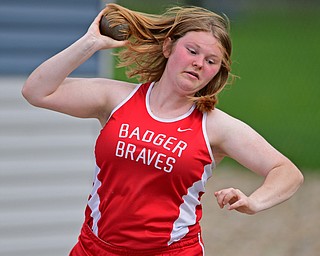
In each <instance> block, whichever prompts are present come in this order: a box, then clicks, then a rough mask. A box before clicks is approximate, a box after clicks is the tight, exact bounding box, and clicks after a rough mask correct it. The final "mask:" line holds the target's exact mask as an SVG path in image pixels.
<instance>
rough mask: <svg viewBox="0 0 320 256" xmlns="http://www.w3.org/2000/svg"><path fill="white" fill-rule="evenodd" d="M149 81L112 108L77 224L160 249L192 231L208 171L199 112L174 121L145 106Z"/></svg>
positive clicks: (118, 241) (126, 243)
mask: <svg viewBox="0 0 320 256" xmlns="http://www.w3.org/2000/svg"><path fill="white" fill-rule="evenodd" d="M152 86H153V83H151V84H150V83H147V84H142V85H139V86H138V87H137V88H136V89H135V90H134V91H133V92H132V93H131V94H130V95H129V96H128V98H127V99H126V100H125V101H124V102H122V103H121V104H120V105H119V106H117V107H116V108H115V109H114V110H113V112H112V113H111V115H110V118H109V120H108V122H107V123H106V125H105V126H104V128H103V129H102V130H101V132H100V135H99V136H98V138H97V141H96V147H95V156H96V170H95V179H94V184H93V189H92V192H91V195H90V198H89V201H88V205H87V208H86V220H85V222H86V223H87V224H88V225H89V226H90V227H91V228H92V230H93V232H94V233H95V234H96V235H97V236H98V237H99V238H100V239H102V240H104V241H106V242H108V243H111V244H114V245H117V246H122V247H126V248H135V249H150V248H157V247H164V246H168V245H170V244H172V243H173V242H176V241H179V240H181V239H183V238H189V237H192V236H194V235H197V234H198V233H199V232H200V226H199V220H200V218H201V216H202V208H201V204H200V198H201V195H202V194H203V193H204V190H205V188H204V187H205V183H206V182H207V180H208V179H209V178H210V176H211V175H212V168H213V157H212V153H211V150H210V146H209V143H208V139H207V135H206V125H205V123H206V114H203V113H201V112H200V111H198V110H197V109H195V107H192V108H191V109H190V110H189V111H188V112H187V113H186V114H184V115H182V116H180V117H178V118H174V119H161V118H157V117H156V116H154V115H153V114H152V112H151V111H150V108H149V95H150V92H151V90H152Z"/></svg>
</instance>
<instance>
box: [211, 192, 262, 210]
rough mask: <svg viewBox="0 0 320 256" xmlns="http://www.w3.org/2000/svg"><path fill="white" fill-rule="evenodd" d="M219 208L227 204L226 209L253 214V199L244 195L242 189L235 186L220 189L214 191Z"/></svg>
mask: <svg viewBox="0 0 320 256" xmlns="http://www.w3.org/2000/svg"><path fill="white" fill-rule="evenodd" d="M214 195H215V197H216V199H217V202H218V204H219V206H220V208H221V209H222V208H224V206H225V205H229V206H228V210H230V211H231V210H236V211H238V212H241V213H246V214H255V213H257V211H256V210H255V208H256V207H254V205H255V204H254V202H253V200H252V199H251V198H250V197H248V196H246V195H245V194H244V193H243V192H242V191H240V190H239V189H235V188H227V189H222V190H219V191H217V192H215V193H214Z"/></svg>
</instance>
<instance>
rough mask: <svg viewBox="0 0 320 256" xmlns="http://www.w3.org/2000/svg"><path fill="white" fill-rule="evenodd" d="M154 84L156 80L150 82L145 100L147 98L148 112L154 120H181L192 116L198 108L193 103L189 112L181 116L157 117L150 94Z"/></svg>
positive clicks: (166, 121) (165, 121)
mask: <svg viewBox="0 0 320 256" xmlns="http://www.w3.org/2000/svg"><path fill="white" fill-rule="evenodd" d="M153 86H154V82H152V83H151V84H150V86H149V88H148V91H147V95H146V99H145V100H146V108H147V112H148V114H149V115H150V116H151V117H152V118H153V119H154V120H157V121H159V122H163V123H172V122H176V121H180V120H182V119H184V118H186V117H188V116H190V115H191V113H192V112H193V110H194V109H195V108H196V106H195V105H194V104H193V105H192V107H191V108H190V109H189V110H188V112H187V113H185V114H183V115H181V116H178V117H175V118H160V117H157V116H156V115H154V114H153V113H152V111H151V108H150V94H151V91H152V88H153Z"/></svg>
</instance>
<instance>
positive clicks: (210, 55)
mask: <svg viewBox="0 0 320 256" xmlns="http://www.w3.org/2000/svg"><path fill="white" fill-rule="evenodd" d="M186 43H187V45H188V44H193V45H194V46H196V47H197V48H198V49H203V48H202V47H201V46H200V45H199V44H198V43H196V42H186ZM219 50H220V48H219ZM220 51H221V50H220ZM208 56H209V57H213V58H217V59H222V57H219V56H218V55H217V54H215V53H209V55H208Z"/></svg>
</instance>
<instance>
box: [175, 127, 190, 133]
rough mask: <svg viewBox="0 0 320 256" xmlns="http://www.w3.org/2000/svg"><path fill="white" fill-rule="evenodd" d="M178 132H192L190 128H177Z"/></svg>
mask: <svg viewBox="0 0 320 256" xmlns="http://www.w3.org/2000/svg"><path fill="white" fill-rule="evenodd" d="M177 131H178V132H187V131H192V128H186V129H182V128H180V127H179V128H178V129H177Z"/></svg>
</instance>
